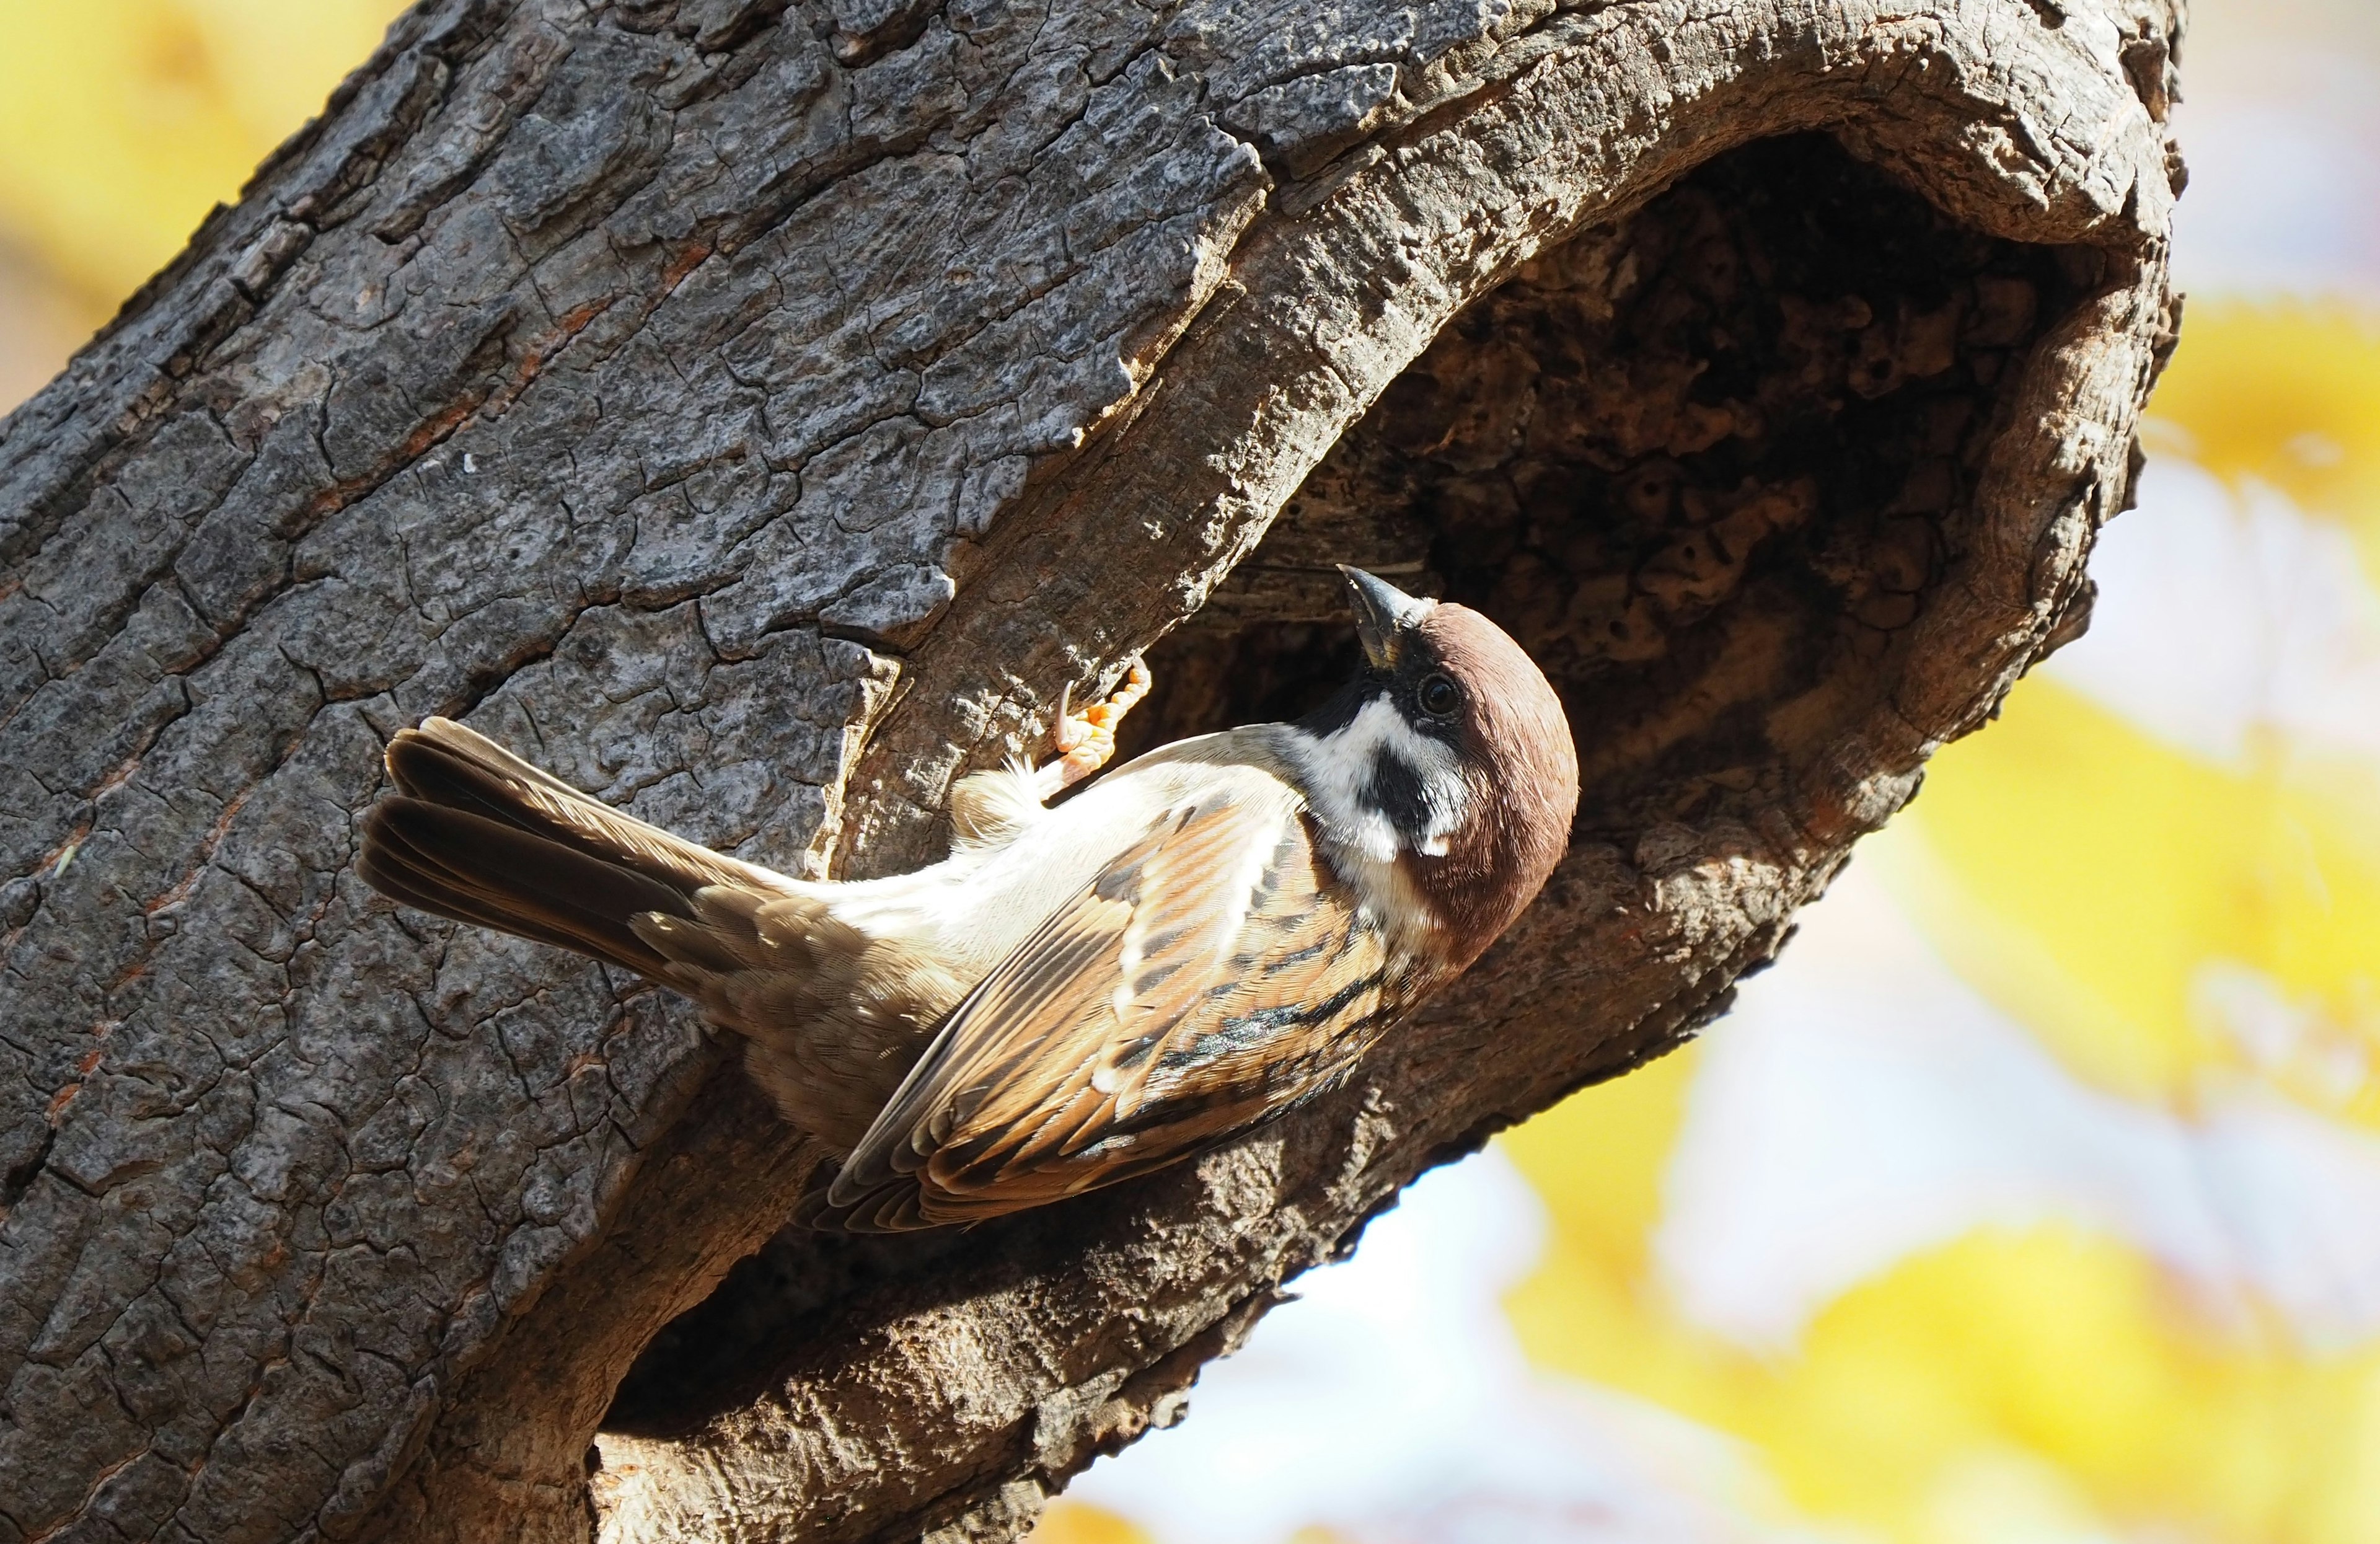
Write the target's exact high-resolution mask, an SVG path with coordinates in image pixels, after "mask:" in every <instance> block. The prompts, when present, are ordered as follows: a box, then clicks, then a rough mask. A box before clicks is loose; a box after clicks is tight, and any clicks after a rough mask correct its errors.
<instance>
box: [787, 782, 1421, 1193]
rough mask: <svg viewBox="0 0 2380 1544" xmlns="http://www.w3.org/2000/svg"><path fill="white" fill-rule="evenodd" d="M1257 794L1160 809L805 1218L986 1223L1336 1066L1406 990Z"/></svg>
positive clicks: (1041, 937) (1145, 1156) (1128, 1165)
mask: <svg viewBox="0 0 2380 1544" xmlns="http://www.w3.org/2000/svg"><path fill="white" fill-rule="evenodd" d="M1406 987H1407V984H1406V983H1403V982H1399V981H1393V980H1390V979H1388V977H1387V950H1386V948H1385V945H1384V941H1383V940H1382V938H1381V936H1380V933H1379V931H1378V928H1377V927H1376V926H1375V925H1374V924H1373V923H1372V922H1371V921H1369V920H1368V919H1367V918H1365V917H1364V916H1362V915H1361V914H1360V913H1359V912H1358V910H1357V909H1356V907H1355V906H1354V899H1353V897H1352V896H1351V895H1350V894H1348V892H1347V890H1346V888H1345V887H1344V886H1343V885H1342V883H1341V882H1340V881H1338V879H1337V877H1336V876H1335V875H1334V874H1333V873H1332V872H1331V870H1330V867H1329V865H1328V863H1327V862H1326V861H1325V860H1324V859H1323V857H1321V855H1320V854H1319V853H1318V851H1317V850H1316V848H1315V845H1314V841H1313V837H1312V833H1311V832H1310V830H1309V828H1308V826H1307V824H1306V820H1305V813H1304V810H1303V807H1302V804H1301V803H1300V801H1299V800H1298V798H1297V796H1296V795H1295V794H1294V792H1293V791H1292V790H1291V789H1289V788H1288V787H1287V786H1286V785H1285V784H1278V783H1276V782H1274V781H1273V780H1271V779H1269V778H1254V777H1252V778H1248V779H1245V780H1242V781H1241V782H1239V783H1238V784H1237V785H1236V786H1234V787H1233V789H1232V790H1231V791H1230V792H1229V793H1228V794H1225V795H1223V796H1218V797H1215V798H1213V799H1211V800H1209V801H1208V802H1204V803H1201V804H1200V805H1198V806H1196V807H1194V808H1188V809H1184V810H1179V811H1176V812H1174V814H1172V816H1170V817H1169V818H1168V819H1167V820H1166V821H1164V822H1162V823H1161V824H1160V826H1159V827H1158V828H1157V829H1155V830H1153V831H1151V832H1150V833H1148V835H1147V836H1146V837H1145V838H1143V840H1142V841H1141V842H1139V843H1138V844H1136V845H1135V846H1133V847H1132V848H1131V849H1129V850H1128V851H1126V852H1125V853H1124V854H1123V856H1121V857H1119V858H1117V859H1116V860H1115V862H1113V863H1112V864H1111V865H1110V866H1109V867H1108V868H1107V869H1105V871H1103V872H1102V873H1101V874H1100V876H1099V879H1098V880H1097V881H1095V882H1094V883H1093V884H1092V885H1091V886H1090V888H1089V889H1088V890H1087V892H1085V894H1082V895H1081V896H1080V897H1078V898H1077V899H1076V900H1075V902H1074V903H1072V904H1071V905H1069V906H1065V907H1063V908H1062V909H1061V910H1060V911H1058V912H1057V913H1056V914H1055V915H1054V916H1052V917H1051V918H1050V919H1049V920H1048V921H1047V922H1045V923H1044V924H1043V925H1042V926H1041V928H1040V929H1039V930H1037V931H1036V932H1035V933H1034V934H1033V936H1032V937H1031V938H1029V939H1027V940H1026V942H1025V943H1023V944H1022V945H1020V946H1019V947H1018V948H1017V949H1016V950H1015V952H1014V953H1013V954H1010V955H1009V957H1008V958H1007V959H1006V960H1005V961H1003V962H1002V964H1001V965H1000V966H999V967H997V968H995V969H994V970H993V972H992V973H991V975H990V977H989V978H987V979H985V980H984V981H983V982H982V984H981V985H979V986H978V987H977V989H976V990H975V991H973V992H972V993H970V994H969V995H968V996H967V998H966V999H965V1001H964V1002H962V1003H960V1004H959V1006H958V1008H957V1009H956V1010H955V1011H954V1012H953V1014H952V1015H951V1018H950V1020H949V1022H948V1023H947V1024H946V1025H945V1026H944V1027H943V1028H942V1030H941V1034H940V1035H939V1036H938V1037H937V1039H935V1042H934V1044H933V1046H932V1047H931V1049H929V1051H928V1052H927V1053H926V1055H925V1057H924V1058H923V1059H922V1060H921V1061H920V1062H919V1063H918V1064H917V1068H916V1070H915V1071H913V1072H912V1073H911V1074H910V1076H909V1078H908V1080H907V1081H906V1082H905V1084H903V1085H902V1088H901V1089H900V1091H899V1092H898V1093H896V1094H895V1095H894V1096H893V1098H892V1102H891V1103H890V1104H889V1105H888V1106H887V1107H886V1108H885V1109H884V1111H883V1112H882V1113H881V1114H880V1115H879V1116H878V1117H877V1119H876V1121H875V1123H874V1125H872V1126H871V1127H870V1128H869V1130H868V1134H867V1136H866V1137H863V1138H862V1139H861V1141H860V1143H859V1145H858V1148H857V1149H856V1151H855V1152H854V1153H853V1155H852V1159H851V1161H850V1162H849V1163H847V1164H846V1165H845V1166H844V1170H843V1172H842V1173H841V1174H839V1175H838V1176H837V1178H836V1179H835V1181H834V1183H833V1185H832V1186H831V1187H830V1189H829V1191H828V1193H827V1195H826V1196H825V1198H824V1207H823V1209H822V1210H821V1211H820V1213H819V1214H818V1215H819V1219H820V1220H822V1221H828V1222H834V1223H839V1224H840V1225H843V1226H845V1227H851V1228H856V1229H872V1228H894V1227H917V1226H925V1225H930V1224H934V1223H941V1222H964V1221H972V1220H976V1219H979V1218H984V1217H991V1216H997V1215H999V1214H1001V1213H1002V1212H1007V1211H1014V1210H1019V1209H1021V1208H1024V1207H1029V1206H1036V1205H1038V1204H1040V1203H1042V1202H1044V1201H1049V1200H1054V1199H1057V1198H1060V1197H1063V1196H1068V1195H1073V1194H1075V1193H1076V1192H1079V1191H1083V1190H1087V1189H1090V1188H1093V1187H1094V1186H1097V1185H1106V1184H1110V1183H1112V1182H1113V1181H1116V1180H1119V1179H1123V1178H1127V1177H1129V1176H1131V1175H1134V1174H1138V1173H1146V1172H1147V1171H1148V1170H1150V1169H1154V1168H1157V1167H1159V1166H1160V1165H1163V1164H1165V1163H1169V1162H1172V1161H1174V1160H1176V1159H1178V1158H1181V1157H1184V1156H1185V1155H1187V1154H1189V1153H1192V1152H1195V1151H1197V1150H1199V1149H1203V1148H1206V1147H1209V1146H1212V1145H1213V1144H1215V1143H1216V1142H1219V1141H1220V1140H1222V1139H1223V1138H1224V1137H1229V1136H1232V1135H1233V1134H1236V1133H1238V1132H1240V1131H1244V1130H1245V1129H1247V1128H1248V1127H1249V1126H1252V1125H1256V1124H1257V1123H1258V1122H1260V1121H1262V1120H1264V1119H1266V1118H1267V1117H1269V1116H1270V1115H1273V1114H1276V1113H1278V1112H1281V1111H1282V1110H1285V1109H1287V1108H1289V1107H1290V1106H1292V1105H1293V1104H1295V1103H1297V1102H1298V1101H1299V1100H1304V1099H1305V1098H1309V1097H1311V1096H1312V1095H1313V1094H1315V1093H1318V1092H1319V1091H1321V1090H1322V1089H1324V1088H1328V1087H1330V1085H1331V1084H1332V1083H1333V1082H1335V1081H1336V1080H1337V1079H1338V1078H1339V1077H1340V1076H1342V1075H1343V1074H1344V1073H1345V1072H1346V1070H1347V1069H1348V1068H1349V1067H1350V1066H1352V1065H1353V1064H1354V1061H1355V1059H1356V1057H1357V1056H1359V1055H1360V1054H1361V1053H1362V1052H1363V1050H1364V1049H1365V1047H1366V1046H1367V1045H1368V1044H1369V1043H1370V1039H1371V1037H1372V1033H1373V1032H1374V1030H1375V1028H1376V1027H1377V1026H1378V1022H1379V1020H1380V1017H1381V1015H1383V1014H1384V1012H1385V1011H1386V1010H1387V1009H1388V1008H1389V1007H1390V1006H1392V1005H1393V1004H1394V1003H1397V1002H1400V1001H1403V998H1404V997H1405V996H1407V995H1409V992H1408V991H1407V990H1406Z"/></svg>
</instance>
